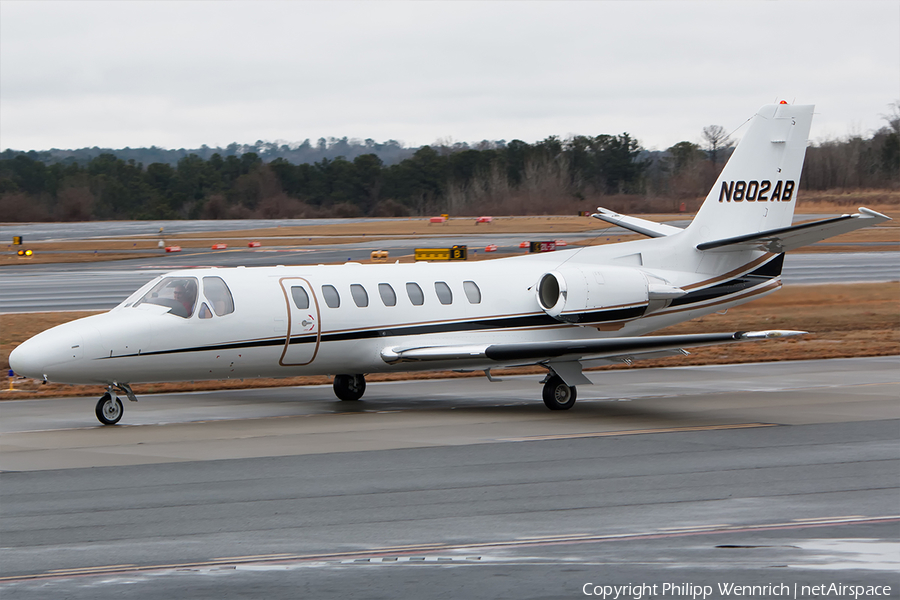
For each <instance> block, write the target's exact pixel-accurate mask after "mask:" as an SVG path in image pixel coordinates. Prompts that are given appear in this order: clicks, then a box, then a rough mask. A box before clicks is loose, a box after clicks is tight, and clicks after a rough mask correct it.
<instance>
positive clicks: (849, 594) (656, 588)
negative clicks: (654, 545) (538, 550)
mask: <svg viewBox="0 0 900 600" xmlns="http://www.w3.org/2000/svg"><path fill="white" fill-rule="evenodd" d="M581 591H582V592H583V593H584V595H585V596H598V597H600V598H603V600H626V599H629V600H641V599H642V598H654V597H671V598H679V599H687V598H690V599H691V600H706V598H711V597H713V593H714V592H718V595H717V596H716V597H719V598H729V597H733V596H734V597H738V596H740V597H748V598H768V597H773V598H774V597H779V598H793V599H794V600H797V599H799V598H809V597H816V598H819V597H823V596H834V597H841V598H853V599H854V600H856V599H858V598H877V597H882V596H890V595H891V586H889V585H844V584H842V583H823V584H819V585H801V584H797V583H795V584H794V585H793V586H789V585H787V584H785V583H769V584H766V585H740V584H737V583H718V584H716V586H715V587H713V586H711V585H697V584H694V583H663V584H659V583H654V584H646V583H639V584H632V583H629V584H628V585H594V584H593V583H586V584H584V586H582V588H581Z"/></svg>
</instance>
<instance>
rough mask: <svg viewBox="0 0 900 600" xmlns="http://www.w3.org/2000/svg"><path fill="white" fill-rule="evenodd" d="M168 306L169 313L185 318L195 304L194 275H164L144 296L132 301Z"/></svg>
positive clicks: (136, 304)
mask: <svg viewBox="0 0 900 600" xmlns="http://www.w3.org/2000/svg"><path fill="white" fill-rule="evenodd" d="M141 304H157V305H159V306H167V307H169V309H170V310H169V314H172V315H177V316H179V317H182V318H185V319H187V318H188V317H190V316H191V315H192V314H193V313H194V307H195V306H196V304H197V280H196V279H195V278H194V277H165V278H163V279H162V280H161V281H160V282H159V283H157V284H156V285H155V286H153V287H152V288H150V291H149V292H147V293H146V294H144V297H143V298H141V299H140V300H138V301H137V302H135V303H134V305H135V306H139V305H141Z"/></svg>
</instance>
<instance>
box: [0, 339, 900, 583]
mask: <svg viewBox="0 0 900 600" xmlns="http://www.w3.org/2000/svg"><path fill="white" fill-rule="evenodd" d="M898 367H900V359H898V357H883V358H867V359H841V360H828V361H800V362H783V363H761V364H754V365H726V366H714V367H684V368H667V369H630V370H624V371H606V372H594V373H591V374H590V377H591V378H592V379H593V380H594V381H595V382H597V385H595V386H593V387H584V386H583V387H582V388H580V389H579V395H580V398H579V402H578V404H576V406H575V408H574V409H572V410H571V411H566V412H560V413H552V412H549V411H547V410H546V409H544V407H543V405H542V404H541V402H540V400H539V399H538V398H539V393H540V386H539V385H538V384H537V380H538V378H537V377H513V378H509V379H508V380H507V381H505V382H502V383H489V382H487V381H485V380H482V379H458V380H433V381H414V382H404V383H373V384H370V386H369V389H368V390H367V394H366V397H365V400H364V401H361V402H352V403H341V402H338V401H336V400H334V399H333V398H332V396H331V392H330V389H328V388H327V387H323V386H312V387H296V388H280V389H270V390H251V391H229V392H204V393H192V394H171V395H169V394H166V395H159V396H146V397H144V398H142V399H141V401H140V402H138V403H137V404H136V405H135V404H129V405H128V406H126V414H125V417H124V419H123V423H128V425H127V426H121V425H120V426H116V427H102V426H99V425H96V426H95V425H94V422H93V415H92V413H93V406H92V405H93V399H74V398H73V399H47V400H28V401H7V402H3V403H0V424H2V432H0V467H2V473H0V535H2V549H0V593H2V594H3V597H4V598H45V597H50V596H53V597H69V598H113V597H116V598H158V597H163V596H164V597H226V596H228V595H229V594H231V595H234V596H236V597H262V596H265V597H268V598H296V597H310V598H413V597H415V598H462V597H465V598H566V597H573V598H574V597H583V596H584V595H585V594H584V591H583V590H584V585H585V584H587V583H592V584H594V585H603V584H615V585H620V586H621V585H627V584H629V583H630V584H640V583H644V584H647V585H654V584H655V585H658V586H662V585H664V584H666V583H668V584H673V583H677V584H685V583H690V584H694V585H700V586H704V585H710V586H712V587H714V588H715V589H716V594H713V595H711V596H707V597H724V596H723V595H721V594H719V593H718V589H719V588H718V586H719V585H720V584H723V583H724V584H726V585H727V584H729V583H737V584H746V585H769V584H777V583H784V584H785V585H788V586H789V587H790V586H793V585H794V584H797V585H798V586H803V585H819V584H823V583H824V584H828V583H841V584H844V585H850V584H854V585H857V584H858V585H882V586H883V585H893V586H894V587H893V591H891V592H890V595H891V596H893V597H897V595H898V593H900V588H898V583H900V582H898V578H897V571H898V568H900V559H898V556H900V551H898V550H900V544H898V539H900V536H898V532H900V506H898V504H900V501H898V498H900V495H898V492H900V440H898V438H900V434H898V432H900V401H898V398H900V370H898ZM661 590H662V587H659V588H657V597H663V596H661V595H660V594H659V592H661ZM801 590H802V588H801ZM672 595H673V594H672V593H671V589H670V594H669V596H672ZM645 597H650V596H649V594H648V595H646V596H645ZM757 597H759V596H757ZM801 597H802V596H801ZM806 597H811V596H806Z"/></svg>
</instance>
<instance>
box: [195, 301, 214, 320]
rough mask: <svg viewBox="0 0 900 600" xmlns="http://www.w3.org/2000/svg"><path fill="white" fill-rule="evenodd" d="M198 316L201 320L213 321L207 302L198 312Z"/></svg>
mask: <svg viewBox="0 0 900 600" xmlns="http://www.w3.org/2000/svg"><path fill="white" fill-rule="evenodd" d="M197 316H199V317H200V318H201V319H212V311H211V310H209V307H208V306H207V305H206V302H204V303H203V304H201V305H200V310H199V311H198V312H197Z"/></svg>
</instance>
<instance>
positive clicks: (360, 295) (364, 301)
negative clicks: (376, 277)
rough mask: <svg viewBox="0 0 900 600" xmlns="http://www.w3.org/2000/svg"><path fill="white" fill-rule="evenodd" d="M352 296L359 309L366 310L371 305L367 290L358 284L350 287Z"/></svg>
mask: <svg viewBox="0 0 900 600" xmlns="http://www.w3.org/2000/svg"><path fill="white" fill-rule="evenodd" d="M350 295H351V296H353V301H354V302H356V305H357V306H358V307H360V308H365V307H367V306H368V305H369V294H367V293H366V288H364V287H363V286H361V285H359V284H358V283H354V284H352V285H351V286H350Z"/></svg>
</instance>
